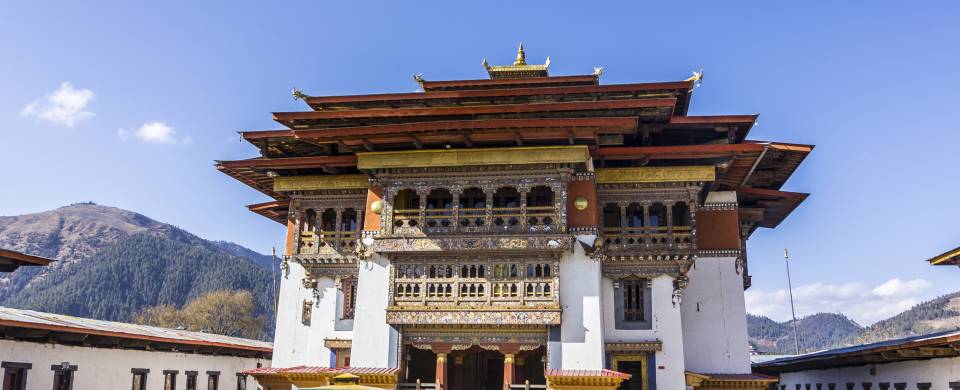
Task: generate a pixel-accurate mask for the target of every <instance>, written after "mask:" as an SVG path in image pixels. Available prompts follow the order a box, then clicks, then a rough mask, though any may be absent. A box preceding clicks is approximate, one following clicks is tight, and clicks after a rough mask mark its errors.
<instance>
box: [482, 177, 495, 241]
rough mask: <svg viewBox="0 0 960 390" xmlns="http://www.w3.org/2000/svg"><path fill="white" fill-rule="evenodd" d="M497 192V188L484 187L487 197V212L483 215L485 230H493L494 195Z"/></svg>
mask: <svg viewBox="0 0 960 390" xmlns="http://www.w3.org/2000/svg"><path fill="white" fill-rule="evenodd" d="M496 192H497V187H493V186H490V187H483V194H484V195H486V204H485V205H486V211H485V212H484V213H483V226H484V229H485V230H489V229H492V226H493V195H494V193H496Z"/></svg>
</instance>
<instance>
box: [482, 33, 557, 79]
mask: <svg viewBox="0 0 960 390" xmlns="http://www.w3.org/2000/svg"><path fill="white" fill-rule="evenodd" d="M549 67H550V57H547V60H546V62H544V63H543V64H540V65H531V64H528V63H527V53H526V52H525V51H524V50H523V42H521V43H520V46H519V47H518V48H517V58H516V59H514V60H513V65H490V63H488V62H487V59H486V58H484V59H483V68H484V69H486V70H487V73H488V74H489V75H490V78H491V79H521V78H529V77H547V76H548V74H547V68H549Z"/></svg>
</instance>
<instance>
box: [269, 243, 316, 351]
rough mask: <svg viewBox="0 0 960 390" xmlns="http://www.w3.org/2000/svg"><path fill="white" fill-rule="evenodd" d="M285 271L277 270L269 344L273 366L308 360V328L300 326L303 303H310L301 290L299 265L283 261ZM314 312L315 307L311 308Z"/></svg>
mask: <svg viewBox="0 0 960 390" xmlns="http://www.w3.org/2000/svg"><path fill="white" fill-rule="evenodd" d="M287 264H288V266H289V268H288V271H280V272H281V274H280V299H279V300H278V302H277V324H276V326H277V327H276V332H275V334H274V341H273V362H272V363H273V367H293V366H298V365H302V364H307V362H308V361H311V360H316V359H310V356H309V352H310V343H309V339H310V327H309V325H307V324H304V323H303V320H302V317H301V314H302V312H303V301H304V300H309V301H313V294H312V292H311V291H309V290H307V289H305V288H303V281H302V280H303V276H304V269H303V266H301V265H300V264H297V263H294V262H289V261H288V262H287ZM313 310H314V311H316V308H313Z"/></svg>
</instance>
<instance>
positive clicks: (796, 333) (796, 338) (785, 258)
mask: <svg viewBox="0 0 960 390" xmlns="http://www.w3.org/2000/svg"><path fill="white" fill-rule="evenodd" d="M783 262H784V263H786V264H787V290H788V291H790V314H791V315H792V316H793V341H794V342H795V343H796V345H797V355H799V354H800V330H799V329H798V328H797V312H796V310H794V308H793V283H791V282H790V253H789V252H787V248H783Z"/></svg>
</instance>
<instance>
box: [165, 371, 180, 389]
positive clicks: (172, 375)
mask: <svg viewBox="0 0 960 390" xmlns="http://www.w3.org/2000/svg"><path fill="white" fill-rule="evenodd" d="M177 373H179V371H177V370H163V390H177Z"/></svg>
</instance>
